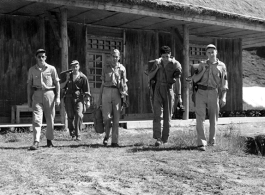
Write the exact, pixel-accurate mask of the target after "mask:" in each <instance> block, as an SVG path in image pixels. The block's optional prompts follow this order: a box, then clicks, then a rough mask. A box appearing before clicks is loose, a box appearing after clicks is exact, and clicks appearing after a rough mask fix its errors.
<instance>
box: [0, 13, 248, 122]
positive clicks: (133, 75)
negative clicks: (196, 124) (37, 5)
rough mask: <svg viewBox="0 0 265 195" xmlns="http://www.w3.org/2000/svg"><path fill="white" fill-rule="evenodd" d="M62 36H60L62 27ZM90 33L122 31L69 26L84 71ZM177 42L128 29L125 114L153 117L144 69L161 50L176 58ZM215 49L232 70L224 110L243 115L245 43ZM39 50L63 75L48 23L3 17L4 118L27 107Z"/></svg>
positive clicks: (0, 108) (0, 93) (0, 75)
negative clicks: (171, 52)
mask: <svg viewBox="0 0 265 195" xmlns="http://www.w3.org/2000/svg"><path fill="white" fill-rule="evenodd" d="M57 26H58V24H57ZM58 32H60V31H59V28H58ZM86 33H88V34H94V35H98V36H112V37H119V38H121V37H122V30H121V29H119V30H117V29H110V28H108V29H107V28H102V29H98V28H96V27H92V26H84V25H82V24H75V23H68V36H69V43H70V45H69V62H71V60H74V59H76V60H78V61H79V62H80V64H81V70H82V71H83V72H86V68H85V67H86V66H85V63H86V59H85V58H86ZM172 37H173V38H172ZM176 43H177V42H176V41H174V36H172V35H171V34H170V33H165V32H155V31H140V30H126V40H125V44H126V56H125V64H124V65H125V67H126V69H127V77H128V80H129V82H128V85H129V98H130V104H131V106H130V107H129V108H128V109H127V111H126V113H127V114H146V113H151V105H150V101H149V94H148V86H147V76H146V75H145V74H144V70H145V65H147V62H148V61H149V60H153V59H156V58H158V57H159V48H160V47H161V46H162V45H168V46H170V47H171V48H172V49H173V50H174V52H175V54H176V52H177V51H178V52H179V51H180V50H179V48H178V45H177V44H176ZM217 44H218V52H219V54H218V57H219V59H220V60H221V61H223V62H224V63H225V64H226V65H227V70H228V81H229V91H228V95H227V105H226V106H225V107H224V108H223V109H224V110H242V105H243V103H242V53H241V52H242V46H241V40H226V39H220V40H218V41H217ZM38 48H45V49H46V51H47V56H48V58H47V63H49V64H52V65H54V66H55V67H56V69H57V71H58V73H59V72H60V71H61V65H60V62H61V60H60V59H61V54H60V48H59V45H58V44H57V43H56V39H55V36H54V33H53V31H52V28H51V26H50V23H49V21H48V20H44V19H41V18H35V17H34V18H31V17H17V16H7V15H0V69H1V72H0V118H1V117H2V118H3V117H8V118H9V119H10V115H11V105H18V104H24V103H26V102H27V95H26V81H27V72H28V69H29V68H30V67H31V66H32V65H34V64H35V58H34V55H35V51H36V50H37V49H38ZM178 58H179V57H178ZM178 58H177V59H178ZM1 120H2V119H1ZM9 121H10V120H9ZM9 121H8V122H9ZM0 122H3V121H0Z"/></svg>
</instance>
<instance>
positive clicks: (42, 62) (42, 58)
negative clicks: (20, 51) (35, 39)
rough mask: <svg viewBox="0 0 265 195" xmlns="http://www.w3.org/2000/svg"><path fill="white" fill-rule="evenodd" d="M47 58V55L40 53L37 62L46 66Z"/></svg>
mask: <svg viewBox="0 0 265 195" xmlns="http://www.w3.org/2000/svg"><path fill="white" fill-rule="evenodd" d="M46 58H47V56H46V54H45V53H39V54H38V55H37V56H36V60H37V62H38V63H41V64H44V63H45V60H46Z"/></svg>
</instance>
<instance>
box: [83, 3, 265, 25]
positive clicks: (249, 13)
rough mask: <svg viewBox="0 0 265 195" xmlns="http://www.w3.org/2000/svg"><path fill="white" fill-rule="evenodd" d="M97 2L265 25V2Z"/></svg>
mask: <svg viewBox="0 0 265 195" xmlns="http://www.w3.org/2000/svg"><path fill="white" fill-rule="evenodd" d="M80 1H84V0H80ZM97 2H106V3H107V2H108V3H109V2H113V3H125V4H130V5H138V6H144V7H148V8H152V9H156V10H160V11H171V12H184V13H185V14H189V15H198V14H200V15H206V16H207V15H209V16H215V17H220V18H226V19H237V20H243V21H246V20H247V21H249V22H253V21H254V22H257V23H265V12H264V10H265V1H264V0H97Z"/></svg>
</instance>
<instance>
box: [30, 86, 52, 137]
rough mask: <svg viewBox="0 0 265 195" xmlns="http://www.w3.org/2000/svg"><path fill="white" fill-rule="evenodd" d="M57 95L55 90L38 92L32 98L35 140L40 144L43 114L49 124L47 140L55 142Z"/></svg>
mask: <svg viewBox="0 0 265 195" xmlns="http://www.w3.org/2000/svg"><path fill="white" fill-rule="evenodd" d="M54 99H55V94H54V91H53V90H36V91H34V94H33V96H32V109H33V121H32V123H33V139H34V141H37V142H40V135H41V126H42V120H43V113H44V116H45V119H46V123H47V130H46V138H47V139H48V140H53V139H54V135H53V130H54V117H55V102H54Z"/></svg>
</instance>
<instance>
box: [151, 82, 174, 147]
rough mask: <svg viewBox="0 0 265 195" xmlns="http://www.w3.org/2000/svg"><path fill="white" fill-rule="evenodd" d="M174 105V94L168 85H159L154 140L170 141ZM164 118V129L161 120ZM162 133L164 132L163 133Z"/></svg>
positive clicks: (157, 88)
mask: <svg viewBox="0 0 265 195" xmlns="http://www.w3.org/2000/svg"><path fill="white" fill-rule="evenodd" d="M173 105H174V92H173V90H172V89H169V87H168V85H167V84H166V85H162V84H157V85H156V88H155V92H154V120H153V138H154V139H162V141H163V142H167V141H168V137H169V131H170V127H171V117H172V110H173ZM162 118H163V128H161V126H162V124H161V119H162ZM161 131H162V132H161Z"/></svg>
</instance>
